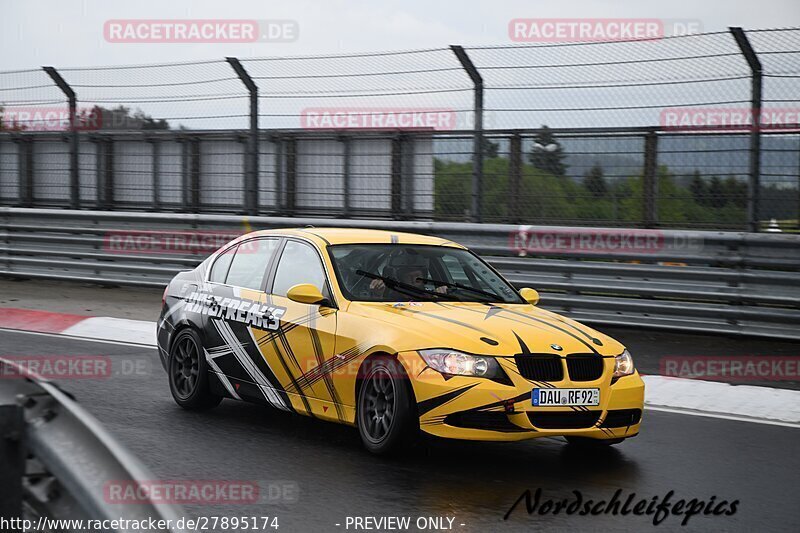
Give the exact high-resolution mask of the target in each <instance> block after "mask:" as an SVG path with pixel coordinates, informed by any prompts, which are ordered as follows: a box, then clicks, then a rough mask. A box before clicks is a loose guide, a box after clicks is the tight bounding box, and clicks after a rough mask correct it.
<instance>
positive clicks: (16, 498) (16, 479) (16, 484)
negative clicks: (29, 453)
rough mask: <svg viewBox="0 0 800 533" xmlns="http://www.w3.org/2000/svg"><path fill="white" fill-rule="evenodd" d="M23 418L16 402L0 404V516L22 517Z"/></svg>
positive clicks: (6, 517)
mask: <svg viewBox="0 0 800 533" xmlns="http://www.w3.org/2000/svg"><path fill="white" fill-rule="evenodd" d="M24 436H25V420H24V417H23V409H22V407H20V406H19V405H0V474H1V475H0V477H2V479H3V482H2V483H0V518H4V519H6V520H10V519H12V518H22V477H23V475H24V474H25V445H24V440H23V439H24Z"/></svg>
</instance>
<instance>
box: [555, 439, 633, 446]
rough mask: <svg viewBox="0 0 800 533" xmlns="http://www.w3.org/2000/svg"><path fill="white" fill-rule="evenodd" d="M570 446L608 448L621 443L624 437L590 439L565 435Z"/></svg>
mask: <svg viewBox="0 0 800 533" xmlns="http://www.w3.org/2000/svg"><path fill="white" fill-rule="evenodd" d="M564 438H565V439H567V444H569V445H570V446H576V447H577V446H580V447H583V448H606V447H608V446H613V445H614V444H619V443H620V442H622V441H624V440H625V439H624V438H618V439H590V438H589V437H564Z"/></svg>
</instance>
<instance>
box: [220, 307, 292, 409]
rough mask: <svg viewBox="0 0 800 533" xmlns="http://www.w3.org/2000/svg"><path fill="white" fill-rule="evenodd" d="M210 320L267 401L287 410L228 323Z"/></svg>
mask: <svg viewBox="0 0 800 533" xmlns="http://www.w3.org/2000/svg"><path fill="white" fill-rule="evenodd" d="M211 322H212V323H213V324H214V326H215V327H216V328H217V331H218V332H219V334H220V336H221V337H222V338H223V340H224V341H225V342H226V343H227V344H228V346H229V347H230V348H231V349H232V351H233V355H235V356H236V359H238V361H239V363H240V364H241V365H242V367H244V369H245V371H246V372H247V374H248V375H249V376H250V377H251V378H252V380H253V382H254V383H255V384H256V385H257V386H258V388H259V389H260V390H261V392H262V394H264V397H265V398H266V399H267V401H268V402H269V403H271V404H272V405H274V406H275V407H277V408H279V409H283V410H285V411H289V410H290V409H289V408H288V407H287V406H286V404H285V403H284V402H283V399H282V398H281V397H280V395H279V394H278V393H277V391H276V390H275V389H274V388H273V387H272V385H271V384H270V383H269V381H267V378H266V377H265V376H264V374H262V373H261V371H260V370H259V369H258V367H257V366H256V364H255V363H254V362H253V360H252V359H250V357H249V356H248V355H247V352H245V351H244V349H243V348H242V346H241V344H240V342H239V341H238V339H237V338H236V335H235V334H234V333H233V330H232V329H231V327H230V324H228V323H227V322H225V321H224V320H214V319H212V320H211Z"/></svg>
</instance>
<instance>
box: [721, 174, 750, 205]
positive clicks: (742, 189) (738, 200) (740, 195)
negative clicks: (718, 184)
mask: <svg viewBox="0 0 800 533" xmlns="http://www.w3.org/2000/svg"><path fill="white" fill-rule="evenodd" d="M722 188H723V189H724V190H725V198H727V200H728V203H729V204H732V205H735V206H736V207H742V208H743V207H745V206H747V183H746V182H743V181H741V180H737V179H736V178H735V177H733V176H728V178H727V179H726V180H725V181H724V182H723V187H722Z"/></svg>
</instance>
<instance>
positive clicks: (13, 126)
mask: <svg viewBox="0 0 800 533" xmlns="http://www.w3.org/2000/svg"><path fill="white" fill-rule="evenodd" d="M4 115H5V108H4V107H3V106H1V105H0V131H23V130H24V129H25V124H20V123H19V122H17V121H16V120H14V119H11V120H8V119H6V120H4V119H3V117H4Z"/></svg>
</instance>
